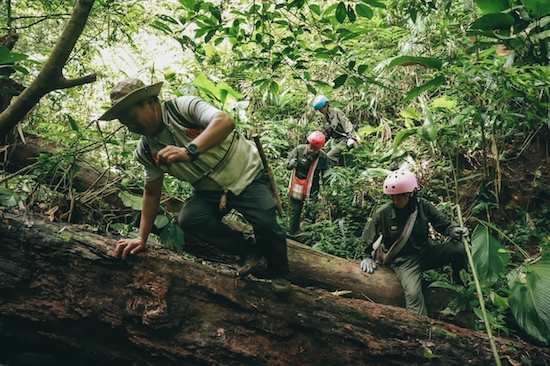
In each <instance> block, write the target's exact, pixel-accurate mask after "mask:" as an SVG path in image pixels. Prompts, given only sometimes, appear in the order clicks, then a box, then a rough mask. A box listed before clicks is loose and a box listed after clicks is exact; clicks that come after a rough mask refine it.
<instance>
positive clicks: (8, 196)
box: [0, 187, 21, 207]
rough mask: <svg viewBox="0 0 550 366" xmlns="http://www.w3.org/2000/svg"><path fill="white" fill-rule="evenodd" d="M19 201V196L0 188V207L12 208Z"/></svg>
mask: <svg viewBox="0 0 550 366" xmlns="http://www.w3.org/2000/svg"><path fill="white" fill-rule="evenodd" d="M19 201H21V196H20V195H18V194H15V193H13V192H12V191H11V190H9V189H7V188H5V187H0V205H2V206H7V207H14V206H17V205H18V204H19Z"/></svg>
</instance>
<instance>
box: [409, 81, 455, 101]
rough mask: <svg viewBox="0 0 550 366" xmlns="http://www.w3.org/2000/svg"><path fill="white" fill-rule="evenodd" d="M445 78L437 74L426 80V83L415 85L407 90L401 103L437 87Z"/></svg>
mask: <svg viewBox="0 0 550 366" xmlns="http://www.w3.org/2000/svg"><path fill="white" fill-rule="evenodd" d="M445 80H446V79H445V76H437V77H436V78H434V79H432V80H430V81H428V82H427V83H426V84H424V85H420V86H417V87H416V88H413V89H411V90H409V92H408V93H407V96H406V97H405V98H403V100H402V101H401V103H407V102H409V101H410V100H412V99H414V98H416V97H417V96H419V95H420V94H422V93H423V92H425V91H427V90H432V89H435V88H437V87H439V86H440V85H441V84H443V83H444V82H445Z"/></svg>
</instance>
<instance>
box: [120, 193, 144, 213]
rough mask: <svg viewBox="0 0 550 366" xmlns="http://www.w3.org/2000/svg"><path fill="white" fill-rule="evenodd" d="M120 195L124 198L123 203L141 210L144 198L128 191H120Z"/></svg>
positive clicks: (133, 208)
mask: <svg viewBox="0 0 550 366" xmlns="http://www.w3.org/2000/svg"><path fill="white" fill-rule="evenodd" d="M118 197H119V198H120V199H121V200H122V204H123V205H124V206H126V207H130V208H131V209H132V210H136V211H141V204H142V202H143V198H142V197H141V196H136V195H133V194H131V193H130V192H128V191H120V192H119V193H118Z"/></svg>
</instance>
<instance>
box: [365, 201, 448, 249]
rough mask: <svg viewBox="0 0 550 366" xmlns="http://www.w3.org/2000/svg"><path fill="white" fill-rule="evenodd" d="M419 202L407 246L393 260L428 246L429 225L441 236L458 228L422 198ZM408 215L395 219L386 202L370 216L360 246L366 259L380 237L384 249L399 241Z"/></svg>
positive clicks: (392, 209) (393, 208) (389, 203)
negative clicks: (361, 245) (452, 228)
mask: <svg viewBox="0 0 550 366" xmlns="http://www.w3.org/2000/svg"><path fill="white" fill-rule="evenodd" d="M417 200H418V216H417V217H416V221H415V224H414V228H413V231H412V233H411V236H410V237H409V240H408V241H407V243H405V246H404V247H403V249H401V251H400V252H399V254H398V255H397V256H396V258H399V257H400V256H404V255H409V254H413V253H416V252H418V251H420V250H421V249H422V247H424V246H425V245H427V244H428V243H429V240H430V239H429V233H428V230H429V225H428V223H430V224H431V225H432V226H433V228H434V229H435V230H436V231H438V232H439V233H441V234H443V235H449V231H450V228H451V227H454V226H457V224H456V223H455V222H453V221H452V220H451V219H450V218H449V217H447V215H445V214H443V213H441V212H439V211H438V210H437V208H435V206H434V205H433V204H432V203H431V202H429V201H427V200H426V199H424V198H417ZM407 218H408V215H407V214H405V215H401V216H398V215H397V214H396V210H395V207H394V205H393V202H388V203H386V204H385V205H383V206H382V207H380V208H379V209H378V210H377V211H376V212H375V213H374V215H373V216H372V219H371V220H370V221H369V222H368V223H367V224H366V225H365V228H364V230H363V235H362V236H361V243H362V244H363V246H364V248H365V249H364V254H365V256H368V257H370V256H371V252H372V245H373V244H374V242H375V241H376V239H378V237H379V236H380V234H382V235H383V241H382V243H383V245H384V246H385V249H386V250H387V249H389V248H390V247H391V245H392V244H393V243H394V242H395V240H397V238H399V236H400V235H401V233H402V232H403V228H404V226H405V223H406V221H407Z"/></svg>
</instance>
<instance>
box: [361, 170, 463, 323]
mask: <svg viewBox="0 0 550 366" xmlns="http://www.w3.org/2000/svg"><path fill="white" fill-rule="evenodd" d="M383 191H384V193H385V194H387V195H389V196H390V202H388V203H386V204H385V205H383V206H382V207H380V208H379V209H378V210H377V211H376V212H375V213H374V215H373V216H372V219H371V220H370V221H369V222H368V223H367V224H366V225H365V228H364V230H363V234H362V236H361V244H362V245H363V247H364V248H365V249H364V259H363V260H362V261H361V269H362V270H363V271H365V272H366V273H367V274H371V273H373V272H374V269H376V266H377V264H379V265H380V264H385V265H388V266H390V267H391V268H392V269H393V270H394V272H395V274H396V275H397V277H398V278H399V280H400V281H401V285H402V286H403V291H404V293H405V304H406V307H407V309H408V310H410V311H411V312H414V313H417V314H421V315H427V314H428V312H427V308H426V304H425V301H424V295H423V294H422V273H423V272H424V271H426V270H428V269H434V268H439V267H442V266H444V265H447V264H451V265H452V269H453V271H452V279H453V281H454V282H455V283H461V280H460V271H461V270H463V269H467V264H468V262H467V256H466V252H465V249H464V243H463V241H462V238H463V237H466V238H467V239H469V231H468V228H466V227H460V226H458V224H457V223H455V222H454V221H452V220H451V219H450V218H449V217H448V216H446V215H445V214H443V213H442V212H440V211H439V210H437V208H436V207H435V206H434V205H433V204H432V203H431V202H429V201H428V200H426V199H425V198H421V197H419V196H418V183H417V180H416V176H415V175H414V174H413V173H412V172H411V171H409V170H406V169H399V170H395V171H392V172H391V173H390V174H389V175H388V176H387V177H386V179H385V180H384V187H383ZM430 225H431V226H432V227H433V228H434V229H435V230H436V231H437V232H439V233H440V234H442V235H445V236H449V237H450V238H451V239H452V240H451V241H450V242H447V243H443V244H442V243H434V242H432V240H431V239H430V236H429V226H430Z"/></svg>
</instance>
